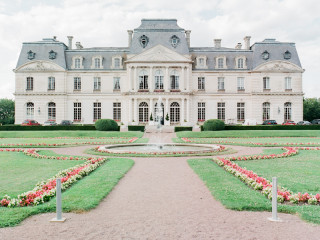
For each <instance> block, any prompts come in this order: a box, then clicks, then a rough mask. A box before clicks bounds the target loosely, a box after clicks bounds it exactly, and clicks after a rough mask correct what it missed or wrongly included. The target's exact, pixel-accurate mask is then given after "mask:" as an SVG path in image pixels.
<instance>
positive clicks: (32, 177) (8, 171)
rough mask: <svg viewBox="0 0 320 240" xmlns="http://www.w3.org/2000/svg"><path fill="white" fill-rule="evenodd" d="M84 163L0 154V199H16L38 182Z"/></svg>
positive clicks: (7, 153)
mask: <svg viewBox="0 0 320 240" xmlns="http://www.w3.org/2000/svg"><path fill="white" fill-rule="evenodd" d="M83 162H84V161H71V160H69V161H62V160H61V161H60V160H55V159H38V158H33V157H29V156H26V155H24V154H23V153H21V152H20V153H17V152H0V199H2V197H3V196H4V195H5V194H7V195H9V196H11V197H16V196H17V195H18V194H21V193H23V192H26V191H30V190H32V189H33V188H34V187H35V186H36V184H37V183H38V182H40V181H43V180H47V179H49V178H51V177H53V176H54V175H56V174H57V173H58V172H59V171H60V170H64V169H67V168H70V167H73V166H75V165H78V164H80V163H83Z"/></svg>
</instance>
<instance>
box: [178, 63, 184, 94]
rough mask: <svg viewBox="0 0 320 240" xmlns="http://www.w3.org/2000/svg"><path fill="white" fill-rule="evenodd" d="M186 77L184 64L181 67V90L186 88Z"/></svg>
mask: <svg viewBox="0 0 320 240" xmlns="http://www.w3.org/2000/svg"><path fill="white" fill-rule="evenodd" d="M184 78H185V75H184V66H183V67H181V79H180V80H179V84H180V86H179V89H180V90H181V91H184V90H185V80H184Z"/></svg>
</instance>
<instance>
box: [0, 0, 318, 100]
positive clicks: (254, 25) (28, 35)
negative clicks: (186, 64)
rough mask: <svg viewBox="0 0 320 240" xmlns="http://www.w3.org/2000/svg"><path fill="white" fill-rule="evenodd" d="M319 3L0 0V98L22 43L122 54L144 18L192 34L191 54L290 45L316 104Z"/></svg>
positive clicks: (8, 92)
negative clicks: (51, 42)
mask: <svg viewBox="0 0 320 240" xmlns="http://www.w3.org/2000/svg"><path fill="white" fill-rule="evenodd" d="M319 16H320V2H319V0H243V1H239V0H221V1H220V0H219V1H218V0H174V1H172V0H148V1H143V0H91V1H88V0H0V54H1V57H0V98H4V97H6V98H14V96H13V93H14V88H15V86H14V85H15V83H14V81H15V80H14V73H13V72H12V70H13V69H14V68H15V66H16V63H17V61H18V57H19V54H20V50H21V46H22V42H29V41H39V40H41V39H42V38H47V37H52V36H57V38H58V40H59V41H62V42H65V43H66V44H67V37H66V36H69V35H72V36H74V42H78V41H80V42H81V43H82V45H83V46H84V47H124V46H127V30H128V29H134V28H137V27H138V26H139V25H140V21H141V19H142V18H176V19H177V20H178V25H179V26H180V27H182V28H184V29H187V30H189V29H190V30H191V31H192V32H191V46H192V47H208V46H213V39H214V38H221V39H222V46H223V47H234V46H235V45H236V44H237V43H238V42H242V43H243V37H244V36H247V35H249V36H251V37H252V38H251V44H253V43H254V42H256V41H262V40H263V39H265V38H276V39H277V40H279V41H288V42H295V43H296V47H297V50H298V54H299V56H300V61H301V64H302V67H303V68H304V69H305V73H304V74H303V89H304V92H305V96H306V97H320V93H319V92H320V78H319V72H318V71H319V70H320V17H319Z"/></svg>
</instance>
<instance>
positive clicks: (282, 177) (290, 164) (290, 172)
mask: <svg viewBox="0 0 320 240" xmlns="http://www.w3.org/2000/svg"><path fill="white" fill-rule="evenodd" d="M264 153H265V154H271V153H272V150H271V151H270V150H266V151H265V152H264ZM236 163H237V164H238V165H239V166H241V167H246V168H247V169H249V170H252V171H254V172H255V173H257V174H258V175H259V176H261V177H264V178H266V179H268V180H270V181H271V180H272V177H277V178H278V184H279V185H281V186H282V187H286V188H288V189H289V190H291V191H293V192H294V193H298V192H302V193H305V192H308V193H312V194H317V193H320V185H319V173H320V152H319V151H311V150H310V151H308V150H300V151H299V154H297V155H295V156H292V157H288V158H276V159H272V160H268V159H263V160H252V161H236Z"/></svg>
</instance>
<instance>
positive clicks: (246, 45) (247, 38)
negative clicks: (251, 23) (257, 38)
mask: <svg viewBox="0 0 320 240" xmlns="http://www.w3.org/2000/svg"><path fill="white" fill-rule="evenodd" d="M250 38H251V37H250V36H245V37H244V39H243V40H244V49H246V50H250Z"/></svg>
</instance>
